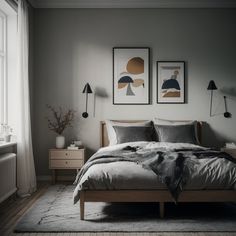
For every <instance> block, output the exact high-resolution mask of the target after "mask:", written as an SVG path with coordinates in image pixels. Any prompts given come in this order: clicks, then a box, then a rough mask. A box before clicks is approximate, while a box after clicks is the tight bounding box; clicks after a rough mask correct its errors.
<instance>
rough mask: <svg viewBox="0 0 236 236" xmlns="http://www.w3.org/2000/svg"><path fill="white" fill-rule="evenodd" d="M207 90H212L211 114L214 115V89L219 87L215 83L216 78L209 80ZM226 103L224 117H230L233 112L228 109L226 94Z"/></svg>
mask: <svg viewBox="0 0 236 236" xmlns="http://www.w3.org/2000/svg"><path fill="white" fill-rule="evenodd" d="M207 90H211V103H210V116H212V100H213V90H217V87H216V84H215V82H214V80H211V81H210V82H209V84H208V87H207ZM224 104H225V112H224V117H225V118H230V117H231V113H230V112H228V111H227V103H226V96H224Z"/></svg>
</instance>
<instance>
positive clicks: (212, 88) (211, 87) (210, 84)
mask: <svg viewBox="0 0 236 236" xmlns="http://www.w3.org/2000/svg"><path fill="white" fill-rule="evenodd" d="M207 90H211V103H210V116H212V97H213V90H217V87H216V84H215V82H214V80H211V81H210V82H209V84H208V87H207Z"/></svg>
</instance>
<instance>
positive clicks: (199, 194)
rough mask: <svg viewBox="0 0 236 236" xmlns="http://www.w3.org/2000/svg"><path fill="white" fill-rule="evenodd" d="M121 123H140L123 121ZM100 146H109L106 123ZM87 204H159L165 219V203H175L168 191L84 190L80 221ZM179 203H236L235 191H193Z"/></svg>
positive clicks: (199, 131) (101, 131)
mask: <svg viewBox="0 0 236 236" xmlns="http://www.w3.org/2000/svg"><path fill="white" fill-rule="evenodd" d="M119 122H130V123H134V122H140V120H139V121H138V120H132V121H131V120H129V121H127V120H122V121H120V120H119ZM201 127H202V124H201V122H199V123H198V136H199V140H200V141H201ZM100 129H101V130H100V133H101V136H100V141H101V142H100V145H101V147H105V146H108V143H109V141H108V136H107V130H106V125H105V122H103V121H101V126H100ZM85 202H158V203H159V213H160V217H161V218H163V217H164V203H165V202H173V198H172V196H171V195H170V193H169V191H167V190H83V191H81V192H80V219H81V220H84V213H85V212H84V210H85ZM178 202H236V191H235V190H191V191H187V190H186V191H183V192H182V193H181V194H180V197H179V199H178Z"/></svg>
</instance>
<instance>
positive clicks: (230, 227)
mask: <svg viewBox="0 0 236 236" xmlns="http://www.w3.org/2000/svg"><path fill="white" fill-rule="evenodd" d="M73 189H74V186H71V185H67V186H66V185H54V186H51V187H50V188H49V189H48V190H47V192H46V193H45V194H44V195H43V196H42V197H41V198H40V199H39V200H38V201H37V202H36V203H35V204H34V205H33V207H32V208H31V209H30V210H29V211H28V212H27V213H26V214H25V215H24V216H23V218H22V219H21V220H20V221H19V223H18V224H17V226H16V228H15V232H58V231H61V232H99V231H100V232H106V231H109V232H130V231H133V232H164V231H165V232H173V231H189V232H196V231H226V232H236V206H235V205H232V204H209V203H204V204H199V203H194V204H188V203H185V204H178V205H175V204H167V205H166V212H165V213H166V216H165V219H160V218H159V212H158V209H159V206H158V203H155V204H154V203H151V204H150V203H113V204H111V203H109V204H108V203H86V207H85V218H86V220H85V221H81V220H80V213H79V204H78V203H77V204H76V205H73V203H72V193H73Z"/></svg>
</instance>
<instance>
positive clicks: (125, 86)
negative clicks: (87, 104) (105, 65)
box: [113, 47, 150, 105]
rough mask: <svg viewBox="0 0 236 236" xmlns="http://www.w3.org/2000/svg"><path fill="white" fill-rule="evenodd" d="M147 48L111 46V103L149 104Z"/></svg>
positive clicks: (148, 51)
mask: <svg viewBox="0 0 236 236" xmlns="http://www.w3.org/2000/svg"><path fill="white" fill-rule="evenodd" d="M149 55H150V49H149V48H146V47H145V48H120V47H119V48H118V47H116V48H113V104H116V105H121V104H124V105H128V104H150V97H149V96H150V95H149V87H150V79H149V73H150V72H149Z"/></svg>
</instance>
